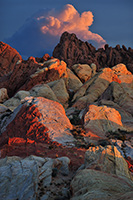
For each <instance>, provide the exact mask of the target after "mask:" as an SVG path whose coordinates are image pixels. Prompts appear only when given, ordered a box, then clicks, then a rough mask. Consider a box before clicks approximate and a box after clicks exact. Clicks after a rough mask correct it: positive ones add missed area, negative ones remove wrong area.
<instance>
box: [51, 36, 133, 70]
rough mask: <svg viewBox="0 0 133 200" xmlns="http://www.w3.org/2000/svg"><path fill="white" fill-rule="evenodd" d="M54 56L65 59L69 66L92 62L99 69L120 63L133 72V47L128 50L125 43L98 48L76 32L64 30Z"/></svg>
mask: <svg viewBox="0 0 133 200" xmlns="http://www.w3.org/2000/svg"><path fill="white" fill-rule="evenodd" d="M53 56H54V57H55V58H58V59H62V60H64V61H65V62H66V63H67V64H68V67H70V68H71V66H72V65H74V64H78V63H80V64H89V65H90V64H91V63H95V64H96V66H97V70H99V69H100V68H103V67H113V66H114V65H117V64H119V63H124V64H126V65H127V68H128V70H129V71H131V72H132V73H133V59H132V58H133V49H131V48H129V49H128V50H127V49H126V47H125V46H124V45H123V46H122V48H120V46H119V45H117V46H116V47H115V48H112V47H109V45H105V49H103V48H100V49H98V50H96V49H95V47H93V45H91V44H89V43H88V42H83V41H81V40H79V39H78V38H77V37H76V35H75V34H69V33H68V32H64V33H63V34H62V36H61V38H60V42H59V43H58V44H57V46H56V47H55V49H54V51H53Z"/></svg>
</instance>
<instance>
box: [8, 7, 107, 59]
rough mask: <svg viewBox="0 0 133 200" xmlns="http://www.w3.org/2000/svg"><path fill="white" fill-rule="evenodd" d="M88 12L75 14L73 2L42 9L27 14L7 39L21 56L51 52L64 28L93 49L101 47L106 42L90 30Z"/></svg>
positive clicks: (91, 16)
mask: <svg viewBox="0 0 133 200" xmlns="http://www.w3.org/2000/svg"><path fill="white" fill-rule="evenodd" d="M93 18H94V16H93V14H92V12H91V11H85V12H83V13H81V14H80V13H79V12H78V11H77V10H76V9H75V8H74V6H73V5H70V4H67V5H65V6H64V7H63V8H62V9H60V10H59V9H56V10H55V9H51V10H50V9H42V10H39V11H38V12H37V13H35V14H34V15H33V16H31V17H30V18H29V19H28V20H27V21H26V22H25V24H24V25H23V26H22V27H21V28H20V29H19V30H18V31H17V32H16V33H15V34H14V35H13V36H12V37H11V38H8V39H7V40H6V41H5V42H7V43H8V44H9V45H11V46H12V47H14V48H16V49H17V50H18V51H19V53H20V54H21V55H26V56H39V57H40V56H43V55H44V53H49V54H50V55H52V51H53V50H54V47H55V46H56V45H57V43H58V42H59V38H60V36H61V34H62V33H63V32H65V31H67V32H69V33H75V34H76V35H77V37H78V38H79V39H81V40H84V41H88V42H90V43H92V44H93V45H95V47H96V48H99V47H103V46H104V44H105V43H106V41H105V40H104V39H103V38H102V37H101V36H100V35H99V34H96V33H92V32H91V31H90V26H91V25H92V24H93Z"/></svg>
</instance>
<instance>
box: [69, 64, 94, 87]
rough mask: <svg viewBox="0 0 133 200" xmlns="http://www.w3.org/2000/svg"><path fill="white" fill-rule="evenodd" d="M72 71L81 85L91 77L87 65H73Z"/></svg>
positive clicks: (90, 70)
mask: <svg viewBox="0 0 133 200" xmlns="http://www.w3.org/2000/svg"><path fill="white" fill-rule="evenodd" d="M72 70H73V71H74V72H75V74H76V75H77V76H78V78H79V79H80V80H81V81H82V82H83V83H84V82H86V81H87V80H89V79H90V78H91V76H92V69H91V67H90V66H89V65H87V64H75V65H73V66H72Z"/></svg>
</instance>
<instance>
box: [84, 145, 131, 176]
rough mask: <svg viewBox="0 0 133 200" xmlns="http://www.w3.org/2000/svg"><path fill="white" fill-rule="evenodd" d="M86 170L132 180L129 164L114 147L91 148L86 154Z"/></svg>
mask: <svg viewBox="0 0 133 200" xmlns="http://www.w3.org/2000/svg"><path fill="white" fill-rule="evenodd" d="M85 168H89V169H95V170H98V171H102V172H106V173H108V174H115V175H117V176H119V177H126V178H129V179H130V178H131V175H130V172H129V169H128V165H127V162H126V161H125V159H124V158H123V156H122V155H121V153H120V152H119V151H118V149H117V148H116V147H115V146H113V145H112V146H111V145H107V146H105V147H102V146H97V147H90V148H89V149H88V150H87V151H86V153H85Z"/></svg>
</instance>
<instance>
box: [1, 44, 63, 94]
mask: <svg viewBox="0 0 133 200" xmlns="http://www.w3.org/2000/svg"><path fill="white" fill-rule="evenodd" d="M0 53H1V54H0V88H6V89H7V92H8V95H9V97H12V96H13V95H14V94H15V93H16V92H17V91H19V90H20V89H21V90H30V89H31V88H32V87H33V86H35V85H37V84H41V83H46V82H50V81H54V80H58V79H59V78H61V77H67V72H66V64H65V63H64V62H63V61H61V62H60V61H59V60H58V59H53V60H51V61H49V62H48V63H47V64H45V63H44V62H46V61H45V60H47V59H49V56H48V55H45V56H44V58H42V60H43V63H38V62H37V61H36V59H35V58H34V57H32V56H31V57H29V59H28V60H27V61H22V58H21V56H20V55H19V53H18V52H17V51H16V50H15V49H13V48H11V47H10V46H9V45H7V44H5V43H3V42H1V43H0ZM53 64H55V66H54V67H53V66H52V67H51V65H53ZM48 65H49V66H48Z"/></svg>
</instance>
